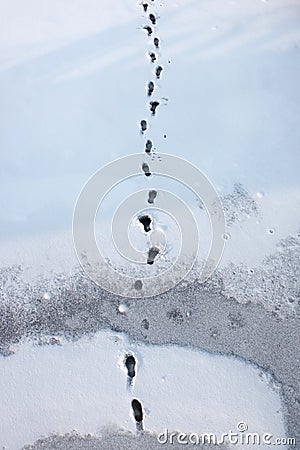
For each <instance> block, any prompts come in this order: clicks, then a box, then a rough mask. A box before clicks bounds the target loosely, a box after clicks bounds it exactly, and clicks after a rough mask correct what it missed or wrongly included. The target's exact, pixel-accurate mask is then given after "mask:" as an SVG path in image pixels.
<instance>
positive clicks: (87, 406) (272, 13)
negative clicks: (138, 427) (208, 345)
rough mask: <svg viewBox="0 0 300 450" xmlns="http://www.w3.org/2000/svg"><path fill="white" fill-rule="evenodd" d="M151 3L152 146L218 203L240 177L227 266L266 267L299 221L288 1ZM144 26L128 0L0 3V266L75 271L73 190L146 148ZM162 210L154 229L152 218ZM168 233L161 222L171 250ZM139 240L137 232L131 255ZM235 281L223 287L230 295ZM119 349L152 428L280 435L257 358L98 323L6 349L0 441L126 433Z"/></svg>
mask: <svg viewBox="0 0 300 450" xmlns="http://www.w3.org/2000/svg"><path fill="white" fill-rule="evenodd" d="M157 9H158V13H159V21H158V26H157V30H158V33H159V37H160V39H161V44H162V47H161V55H160V57H161V59H160V61H161V62H162V64H163V66H164V71H163V74H162V77H161V80H160V81H159V82H158V90H157V95H158V97H159V98H160V99H161V98H163V97H166V98H168V101H166V100H165V101H164V103H163V104H162V105H160V108H159V111H158V114H157V117H156V118H155V120H151V123H150V129H149V133H148V134H147V138H148V137H150V135H151V139H153V142H154V145H155V147H156V149H157V151H159V152H161V153H169V154H174V155H175V156H179V157H183V158H186V159H187V160H189V161H191V162H192V163H193V164H195V165H196V166H197V167H199V168H200V169H201V170H202V171H203V173H204V174H205V175H206V176H207V177H208V178H209V179H210V180H211V181H212V182H213V184H214V185H215V187H216V189H217V191H218V193H219V194H220V196H221V197H225V196H228V195H230V194H232V191H233V186H234V184H235V183H241V184H242V185H243V186H244V187H245V189H246V190H247V192H248V193H249V196H250V197H251V198H252V199H254V200H255V202H256V205H257V214H255V213H253V214H252V212H251V211H250V212H246V213H245V211H244V212H243V211H241V214H240V215H239V216H238V218H237V220H236V221H235V222H234V223H233V224H232V225H230V226H229V227H228V228H229V229H228V230H227V232H228V233H227V235H228V237H229V239H228V240H227V245H226V251H225V253H224V257H223V260H222V264H221V267H222V268H224V267H226V266H227V265H228V264H229V263H234V264H240V263H244V264H245V265H246V267H248V266H251V267H254V266H256V267H257V270H258V271H259V270H260V264H261V262H262V261H263V258H264V257H265V256H266V255H268V254H271V253H272V252H273V251H274V250H275V249H276V246H277V245H278V243H279V241H280V240H281V239H282V238H286V237H287V236H289V235H294V234H296V233H297V230H298V227H299V205H300V186H299V162H300V161H299V151H298V147H299V138H300V128H299V125H298V117H299V113H300V111H299V104H300V103H299V94H300V91H299V81H298V78H299V75H298V74H299V69H300V58H299V55H300V53H299V52H300V28H299V13H300V9H299V2H298V1H297V0H270V1H268V2H266V1H259V0H239V1H235V0H230V1H227V0H226V1H224V0H203V1H201V2H199V1H198V0H197V1H196V0H177V1H176V2H174V1H165V2H163V3H162V6H160V5H159V4H158V6H157ZM145 21H146V18H145V16H144V15H143V13H142V10H141V8H140V9H138V7H137V5H136V2H133V1H131V0H130V1H129V0H114V1H113V2H112V1H111V0H101V2H99V1H96V0H73V1H72V2H70V1H67V0H59V1H58V0H51V1H50V0H44V1H43V2H40V1H38V0H27V1H26V2H22V1H20V0H11V1H10V2H7V1H5V0H0V96H1V105H0V124H1V125H0V128H1V133H0V146H1V167H0V191H1V194H2V195H1V197H0V223H1V242H0V245H1V254H0V266H1V267H3V266H8V265H12V264H21V265H22V266H23V267H24V269H25V271H26V272H27V275H28V277H29V279H31V280H32V281H33V282H34V280H35V279H36V278H37V277H38V275H41V274H42V275H43V276H49V277H51V276H52V274H53V273H57V272H63V273H64V274H69V273H72V271H73V270H75V269H76V268H78V263H77V260H76V256H75V252H74V249H73V243H72V235H71V225H72V223H71V222H72V213H73V209H74V205H75V202H76V199H77V197H78V194H79V192H80V190H81V189H82V187H83V185H84V183H85V182H86V181H87V179H88V178H89V177H90V176H91V175H92V174H93V173H94V172H95V171H96V170H97V169H98V168H100V167H102V166H103V165H104V164H107V163H109V162H111V161H112V160H113V159H115V158H119V157H124V156H126V155H129V154H132V153H137V152H142V151H143V150H144V144H145V140H146V138H145V136H142V135H140V134H139V122H140V120H141V119H142V118H144V117H147V118H148V117H149V116H150V115H149V111H148V110H147V109H146V104H147V99H146V94H145V93H146V84H147V82H148V81H149V79H150V78H153V73H152V70H153V68H152V67H151V65H150V63H149V61H148V59H147V58H146V53H147V51H148V48H150V47H149V46H150V44H151V41H150V40H149V39H148V38H147V36H146V34H145V33H144V32H143V31H142V29H141V27H142V26H143V25H144V24H145ZM164 135H167V138H164ZM145 183H146V184H145ZM159 183H161V184H160V186H162V187H165V188H166V189H170V190H173V192H174V189H175V191H176V193H177V194H178V195H179V194H181V195H182V197H183V198H184V199H185V200H186V202H187V203H188V204H189V206H190V207H191V209H192V210H193V211H194V213H195V215H196V216H197V219H198V223H199V224H200V230H201V235H202V236H206V228H205V227H206V225H205V220H204V218H203V215H202V210H201V209H200V208H199V204H198V203H197V201H196V200H195V198H194V197H193V196H192V195H191V194H190V193H187V192H183V189H182V186H177V187H176V188H175V186H173V184H172V183H171V182H169V183H165V182H164V181H159V180H156V179H155V183H153V185H151V188H157V186H159ZM164 183H165V184H164ZM144 188H149V183H147V180H145V177H143V178H142V179H141V180H130V181H129V182H128V184H127V185H126V186H122V187H120V191H118V192H117V193H115V194H113V193H111V197H110V198H109V199H108V201H107V203H106V204H104V212H103V214H102V218H100V220H102V221H103V223H102V225H103V227H104V230H106V232H105V233H104V235H102V236H100V237H99V239H102V241H101V240H100V242H102V245H103V246H105V248H104V251H107V252H108V254H109V256H112V255H113V251H112V249H111V243H106V242H105V240H106V239H107V235H108V230H109V228H110V224H111V221H110V218H111V217H112V213H113V212H114V210H115V207H116V204H118V205H119V204H120V201H121V200H123V198H124V196H126V195H129V194H130V193H132V192H135V191H136V190H138V189H144ZM122 195H123V197H122V198H121V196H122ZM231 207H232V206H231ZM233 208H235V206H233ZM247 211H248V210H247ZM155 220H156V221H157V223H159V226H161V227H162V225H163V224H162V222H163V216H160V215H159V214H157V216H155ZM164 221H166V219H164ZM270 229H272V230H274V233H271V234H270V233H269V232H268V230H270ZM174 230H175V227H174V224H173V225H171V224H170V225H168V226H164V228H163V231H164V234H165V236H166V237H167V246H169V247H168V248H170V249H173V248H175V249H176V246H177V237H176V239H174V235H175V231H174ZM138 233H140V230H139V231H137V236H136V238H135V237H134V234H135V231H134V227H132V228H131V235H130V237H131V240H132V242H133V243H134V244H135V245H137V247H139V245H140V244H141V243H142V239H141V238H142V236H141V234H138ZM135 239H136V240H135ZM172 239H173V241H172ZM134 241H135V242H134ZM231 283H232V280H230V281H229V282H228V286H227V289H229V290H230V289H233V290H234V291H235V290H236V289H238V287H237V286H234V287H232V286H231ZM233 284H235V285H236V283H235V282H234V283H233ZM241 286H242V295H243V298H245V296H244V288H243V284H241ZM225 290H226V286H225ZM45 291H46V289H45ZM50 295H51V294H50V293H48V292H45V293H43V294H42V295H41V297H43V296H44V298H43V301H45V302H47V299H48V298H49V296H50ZM251 299H252V297H251ZM267 300H268V301H269V302H272V301H273V298H268V299H267ZM256 301H257V302H258V303H259V302H260V298H259V297H258V298H257V299H256ZM125 306H126V305H125ZM119 312H120V313H121V314H124V315H125V314H126V308H125V309H124V308H123V305H120V309H119ZM125 350H126V351H127V350H131V351H133V352H135V353H136V354H137V355H138V375H137V380H136V382H135V385H134V395H136V396H137V397H138V398H140V399H141V401H142V403H143V405H144V407H145V408H146V409H145V411H146V418H145V428H146V429H148V430H151V431H156V432H162V431H163V430H164V429H165V428H166V427H168V428H170V429H172V430H173V429H178V430H179V431H193V432H197V431H198V429H199V427H201V429H202V430H205V431H212V430H213V431H218V432H226V431H228V430H229V429H234V427H236V424H237V422H238V421H241V420H244V421H246V422H247V424H248V425H249V431H257V432H260V431H261V432H265V431H268V432H273V433H274V435H276V436H284V435H285V432H284V425H283V418H282V409H281V402H280V397H279V393H278V390H276V387H275V388H274V386H272V382H271V381H266V380H268V376H267V375H266V376H263V375H262V374H261V373H260V372H259V370H258V369H257V368H254V367H253V366H251V365H249V364H246V363H245V362H242V361H239V360H237V359H233V358H229V357H225V356H220V355H209V354H206V353H204V352H200V351H196V350H191V349H183V348H179V347H151V346H149V347H146V346H143V345H140V346H133V345H132V344H130V343H129V342H128V341H127V340H126V338H125V337H124V336H121V335H117V334H113V333H99V334H98V335H97V336H95V337H93V338H91V339H88V338H85V339H83V340H81V341H78V342H76V343H71V342H63V345H62V346H45V347H34V346H33V345H32V344H31V343H29V342H26V343H24V344H22V345H21V346H20V348H19V349H18V352H17V353H16V354H15V355H13V356H10V357H8V358H5V359H1V365H0V367H1V373H2V375H1V378H0V384H1V392H2V399H1V400H2V401H1V403H0V416H1V425H0V426H1V427H2V429H1V432H0V439H1V441H0V445H6V446H7V448H8V449H9V450H14V449H17V448H19V447H20V446H21V445H23V444H24V443H25V442H33V441H34V440H35V439H36V438H37V437H39V436H41V435H42V434H48V433H51V432H54V431H57V432H67V431H70V430H72V429H74V428H76V429H77V430H78V431H80V432H83V433H85V432H95V433H96V432H97V431H99V430H100V428H101V426H102V425H106V424H108V423H115V424H117V425H120V426H124V427H125V428H126V429H130V430H135V424H134V423H133V421H132V420H131V417H130V401H131V394H132V392H130V393H129V392H128V391H127V390H126V379H125V377H124V373H123V372H122V371H121V370H120V368H118V367H117V364H118V361H119V360H120V356H122V354H123V353H124V352H125ZM98 355H99V358H98V357H97V356H98ZM183 405H186V408H187V410H188V411H194V415H193V417H191V415H189V414H186V415H185V414H183V409H182V408H183ZM216 411H218V414H216ZM278 411H279V412H278ZM199 418H201V423H199ZM16 424H17V427H16ZM206 428H208V430H206Z"/></svg>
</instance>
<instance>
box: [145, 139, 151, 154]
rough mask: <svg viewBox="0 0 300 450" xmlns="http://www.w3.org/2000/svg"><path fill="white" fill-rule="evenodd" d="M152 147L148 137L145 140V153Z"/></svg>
mask: <svg viewBox="0 0 300 450" xmlns="http://www.w3.org/2000/svg"><path fill="white" fill-rule="evenodd" d="M152 147H153V144H152V141H150V139H148V141H147V142H146V148H145V152H146V153H150V152H151V149H152Z"/></svg>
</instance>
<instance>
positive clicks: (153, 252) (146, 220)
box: [138, 0, 167, 289]
mask: <svg viewBox="0 0 300 450" xmlns="http://www.w3.org/2000/svg"><path fill="white" fill-rule="evenodd" d="M154 2H155V0H152V1H151V4H153V3H154ZM140 5H141V6H142V8H143V10H144V13H145V14H146V16H147V19H148V20H149V23H148V24H146V25H144V26H143V30H145V31H146V32H147V35H148V36H149V37H151V38H152V36H153V35H154V38H153V46H154V49H150V50H149V52H148V56H149V58H150V61H151V63H152V64H154V63H157V60H158V54H157V53H156V51H158V50H160V39H159V38H158V37H157V36H156V35H155V34H156V33H155V26H156V24H157V20H158V16H157V15H156V14H155V12H151V5H150V3H149V2H142V3H140ZM162 71H163V67H162V66H161V65H160V64H158V65H157V66H156V68H155V70H154V73H155V76H156V79H157V80H159V79H160V77H161V74H162ZM146 89H147V97H152V96H153V94H154V93H155V92H156V90H157V86H156V84H155V82H154V81H153V80H150V81H149V82H148V84H147V88H146ZM164 100H167V99H164ZM148 106H149V110H150V112H151V116H152V117H153V116H155V115H156V113H157V109H158V107H159V106H160V102H159V101H158V100H151V101H150V102H149V105H148ZM148 128H149V127H148V121H147V120H146V119H142V120H141V122H140V133H141V134H142V135H144V134H145V133H146V132H147V131H148ZM164 137H166V134H165V135H164ZM153 149H154V147H153V142H152V140H151V139H147V141H146V143H145V153H146V155H147V156H149V157H151V160H153V159H154V158H155V157H156V153H155V152H153ZM157 159H158V161H161V157H160V156H159V155H157ZM142 171H143V172H144V174H145V176H146V177H150V176H151V169H150V166H149V164H148V163H147V162H144V163H143V164H142ZM156 197H157V192H156V191H155V190H151V191H149V193H148V203H149V204H151V205H153V204H154V203H155V199H156ZM139 220H140V222H141V223H142V224H143V225H144V231H145V232H146V233H148V232H149V231H150V230H151V227H150V224H151V218H150V217H148V216H147V217H145V216H143V217H141V218H139ZM158 254H159V249H157V248H156V247H152V248H150V249H149V251H148V257H147V264H149V265H152V264H153V263H154V261H155V258H156V256H157V255H158ZM138 289H139V288H138Z"/></svg>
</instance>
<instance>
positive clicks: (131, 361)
mask: <svg viewBox="0 0 300 450" xmlns="http://www.w3.org/2000/svg"><path fill="white" fill-rule="evenodd" d="M125 366H126V369H127V372H128V377H129V378H131V379H132V378H134V377H135V375H136V374H135V366H136V361H135V358H134V356H133V355H126V359H125Z"/></svg>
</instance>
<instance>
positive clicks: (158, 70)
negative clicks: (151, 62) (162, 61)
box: [155, 66, 163, 79]
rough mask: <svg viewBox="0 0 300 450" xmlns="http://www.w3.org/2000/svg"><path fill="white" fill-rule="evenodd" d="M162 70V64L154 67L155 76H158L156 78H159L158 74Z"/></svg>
mask: <svg viewBox="0 0 300 450" xmlns="http://www.w3.org/2000/svg"><path fill="white" fill-rule="evenodd" d="M162 71H163V68H162V66H158V67H157V68H156V70H155V75H156V78H158V79H159V78H160V75H161V73H162Z"/></svg>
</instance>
